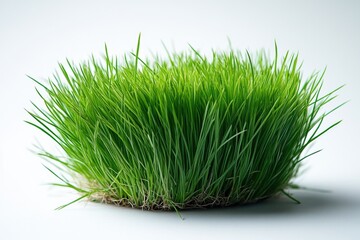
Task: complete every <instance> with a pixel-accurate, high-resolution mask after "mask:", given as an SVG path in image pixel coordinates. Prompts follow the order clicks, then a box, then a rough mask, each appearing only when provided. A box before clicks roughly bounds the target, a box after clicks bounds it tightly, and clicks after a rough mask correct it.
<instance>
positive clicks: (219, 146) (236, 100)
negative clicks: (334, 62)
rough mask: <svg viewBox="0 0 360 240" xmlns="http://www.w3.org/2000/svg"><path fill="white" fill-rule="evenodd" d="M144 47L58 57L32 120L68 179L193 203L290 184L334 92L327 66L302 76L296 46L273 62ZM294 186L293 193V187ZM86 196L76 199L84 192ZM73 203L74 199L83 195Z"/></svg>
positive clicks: (174, 203)
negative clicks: (75, 60)
mask: <svg viewBox="0 0 360 240" xmlns="http://www.w3.org/2000/svg"><path fill="white" fill-rule="evenodd" d="M139 43H140V41H139V42H138V47H137V51H136V53H135V54H131V55H127V56H126V57H124V58H123V59H121V60H120V59H119V58H116V57H110V56H109V54H108V52H107V50H106V54H105V57H104V59H103V61H97V60H96V59H95V58H94V57H92V58H91V59H90V60H89V61H87V62H84V63H82V64H80V65H75V64H72V63H71V62H69V61H68V62H67V65H66V66H65V65H62V64H60V65H59V67H60V70H61V71H60V74H55V75H54V77H53V78H52V79H50V80H49V82H48V83H47V84H43V83H40V82H39V81H37V80H35V79H34V80H35V81H36V82H37V83H38V84H39V86H41V88H42V89H43V91H38V93H39V94H40V96H41V97H42V100H43V102H44V104H45V105H44V106H45V107H43V108H40V107H38V105H36V104H34V107H35V108H36V110H35V111H32V112H29V114H30V115H31V116H32V117H33V120H32V121H29V122H28V123H30V124H31V125H33V126H35V127H37V128H38V129H40V130H41V131H42V132H44V133H45V134H47V135H48V136H49V137H50V138H51V139H52V140H53V141H55V142H56V143H57V144H58V145H59V146H60V147H61V149H62V150H63V151H64V153H65V154H64V156H55V155H54V154H52V153H49V152H47V151H42V152H41V153H40V155H42V156H45V157H46V158H47V159H48V161H49V163H52V164H53V165H54V166H56V168H52V169H50V168H48V169H49V170H50V171H51V172H52V173H53V174H54V175H55V176H57V177H58V178H59V179H60V180H61V183H58V184H56V185H58V186H65V187H69V188H72V189H75V190H76V191H78V192H80V193H81V197H80V198H79V199H81V198H85V197H89V198H90V199H96V200H99V201H103V202H110V203H114V204H119V205H126V206H132V207H137V208H143V209H171V210H173V209H185V208H196V207H211V206H227V205H231V204H238V203H249V202H255V201H258V200H261V199H265V198H268V197H271V196H273V195H274V194H277V193H279V192H283V191H284V189H285V188H287V187H288V186H289V184H290V181H291V179H292V178H293V177H295V176H296V175H297V173H298V169H299V166H300V164H301V161H302V160H303V159H304V158H305V157H307V156H309V155H311V154H309V155H307V156H304V155H303V152H304V149H306V148H307V147H308V146H309V144H310V143H312V142H313V141H314V140H315V139H317V138H318V137H319V136H321V135H322V134H323V133H325V132H326V131H328V130H329V129H331V128H332V127H333V126H335V125H337V124H338V123H339V122H336V123H334V124H333V125H331V126H329V127H327V128H325V130H324V128H323V127H320V126H321V125H322V123H323V120H324V118H325V117H326V116H327V115H328V114H329V113H330V112H331V111H330V112H324V111H323V107H324V105H326V104H327V103H328V102H329V101H331V100H332V99H333V98H334V97H335V96H334V93H335V92H336V90H335V91H333V92H330V93H328V94H325V95H321V86H322V82H323V80H322V79H323V74H321V73H320V74H317V73H315V74H313V75H311V76H310V77H309V78H308V79H307V80H302V75H301V71H300V66H299V64H298V57H297V55H291V54H289V53H287V54H286V55H285V56H284V57H283V58H282V59H281V60H280V59H279V57H278V56H277V55H278V54H277V49H276V56H275V58H274V59H273V60H270V59H269V58H268V57H267V56H266V54H264V53H263V52H261V53H259V54H257V55H256V56H255V57H250V54H249V53H247V52H246V53H245V54H242V53H240V52H238V51H235V50H230V51H228V52H215V51H214V52H213V53H212V56H210V57H205V56H202V55H201V54H200V53H199V52H197V51H195V50H194V49H193V48H191V50H189V51H188V52H185V53H180V54H176V53H174V54H169V55H168V57H167V58H166V59H160V58H154V59H152V60H151V61H150V60H142V59H141V58H140V57H139ZM284 193H285V192H284ZM79 199H77V200H79ZM75 201H76V200H75Z"/></svg>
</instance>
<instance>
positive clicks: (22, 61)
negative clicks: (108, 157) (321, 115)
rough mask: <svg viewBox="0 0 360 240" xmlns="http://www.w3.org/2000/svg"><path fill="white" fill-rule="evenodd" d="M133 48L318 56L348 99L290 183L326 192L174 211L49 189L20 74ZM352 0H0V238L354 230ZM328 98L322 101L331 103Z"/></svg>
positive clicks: (356, 45)
mask: <svg viewBox="0 0 360 240" xmlns="http://www.w3.org/2000/svg"><path fill="white" fill-rule="evenodd" d="M139 32H141V33H142V46H141V54H142V56H146V55H149V53H150V51H153V52H159V51H160V52H161V51H162V45H161V41H164V42H165V43H166V44H167V45H168V46H171V48H173V49H176V50H177V51H180V50H183V49H187V48H188V45H187V44H188V43H191V45H193V46H194V47H195V48H197V49H199V50H201V51H203V52H205V53H206V52H209V51H210V50H211V49H212V48H213V49H220V50H221V49H223V50H224V49H226V48H227V46H228V40H227V38H230V39H231V41H232V45H233V47H234V48H238V49H241V50H244V49H248V50H249V51H250V52H254V51H256V50H258V49H261V48H264V49H266V50H269V52H270V53H271V52H272V50H273V47H274V41H275V40H276V41H277V44H278V46H279V50H280V53H282V54H284V53H285V51H286V50H291V51H292V52H299V53H300V59H302V60H303V61H304V64H303V73H304V77H306V76H308V75H309V74H310V73H311V72H312V71H313V70H323V69H324V68H325V67H326V66H327V72H326V75H325V78H324V80H325V83H324V90H325V91H330V90H331V89H334V88H336V87H338V86H340V85H343V84H346V86H345V87H344V88H343V89H342V90H341V91H340V92H339V98H338V99H336V100H335V102H334V104H333V105H332V106H335V105H336V104H339V103H341V102H344V101H346V100H350V102H349V103H348V104H347V105H345V106H344V107H343V108H341V109H340V110H338V111H337V112H335V113H334V114H333V115H332V116H331V117H330V118H329V122H327V124H329V123H331V122H332V121H335V120H338V119H343V122H342V123H341V125H339V126H338V127H336V128H335V129H334V130H332V131H331V132H329V133H328V134H326V135H325V136H324V137H322V138H321V139H319V140H318V141H317V142H316V144H315V146H313V149H314V150H316V149H324V150H323V151H322V152H320V153H319V154H317V155H315V156H313V157H311V158H310V159H308V160H307V161H306V163H305V165H304V170H306V171H304V172H303V174H302V175H301V176H300V177H299V178H298V179H297V182H298V183H300V184H301V185H303V186H306V187H311V188H320V189H325V190H330V191H331V192H329V193H322V192H318V191H317V192H313V191H293V194H294V196H295V197H296V198H298V199H299V200H300V201H301V202H302V204H300V205H296V204H294V203H293V202H291V201H290V200H288V199H286V198H283V197H280V198H275V199H272V200H269V201H267V202H264V203H261V204H257V205H251V206H241V207H233V208H226V209H213V210H203V211H200V210H199V211H186V212H183V213H182V216H183V217H184V218H185V220H181V219H180V218H179V217H178V216H177V215H176V214H175V213H172V212H147V211H141V210H135V209H128V208H120V207H114V206H111V205H102V204H94V203H86V202H80V203H76V204H74V205H72V206H70V207H68V208H65V209H63V210H61V211H55V210H54V208H56V207H58V206H59V205H61V204H64V203H66V202H67V201H69V200H73V199H75V198H76V197H77V195H76V194H75V193H72V192H67V191H64V190H61V189H57V188H55V189H53V188H49V187H48V186H46V185H45V183H47V182H51V181H54V180H55V179H54V178H53V177H52V176H51V175H50V174H49V173H47V171H46V169H45V168H43V167H42V165H41V163H42V161H41V160H40V159H39V158H38V157H36V156H35V155H34V154H33V153H31V151H30V150H31V149H34V148H33V144H36V142H37V141H38V142H39V143H40V144H41V145H44V146H46V145H51V143H50V142H49V141H48V139H47V138H44V136H43V135H42V134H41V133H40V132H39V131H36V130H35V129H33V128H31V127H30V126H29V125H27V124H25V123H24V120H29V117H28V116H27V114H26V112H25V110H24V108H26V109H30V110H31V109H32V108H31V105H30V101H31V100H33V101H35V102H38V103H39V98H38V97H37V96H36V92H35V89H34V87H35V84H34V82H32V81H31V80H29V79H28V78H27V77H26V74H28V75H31V76H33V77H35V78H37V79H40V80H45V79H46V78H47V77H50V76H51V74H53V73H54V71H55V70H56V67H57V62H58V61H59V62H64V61H65V58H66V57H68V58H69V59H71V60H74V61H75V62H79V61H81V60H86V59H87V58H88V57H89V56H90V54H91V53H94V54H95V56H101V54H102V53H103V52H104V51H103V50H104V43H107V45H108V48H109V51H110V52H111V53H112V54H117V55H122V54H123V53H124V52H128V51H131V50H134V48H135V45H136V40H137V35H138V33H139ZM359 76H360V1H304V0H303V1H225V0H222V1H194V0H193V1H176V2H175V1H163V2H160V1H143V2H140V1H129V2H125V1H124V2H121V1H97V2H95V1H25V0H24V1H3V0H0V83H1V84H0V114H1V115H0V187H1V189H0V239H2V240H8V239H76V238H78V239H121V238H123V239H140V238H146V239H163V238H164V239H240V238H244V239H251V238H256V239H278V240H279V239H289V238H291V239H325V238H326V239H360V229H359V226H360V187H359V186H360V174H359V172H360V171H359V170H360V159H359V143H360V141H359V135H360V131H359V122H360V114H359V106H360V96H359V94H358V93H359V92H360V83H359V82H360V77H359ZM330 107H331V106H329V108H330Z"/></svg>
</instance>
